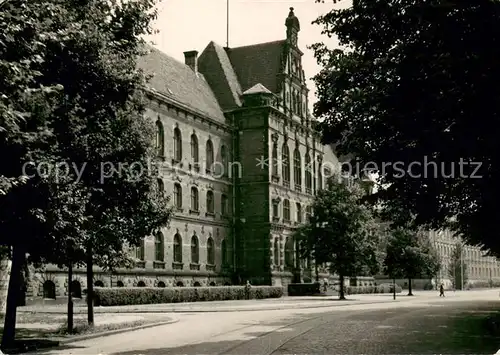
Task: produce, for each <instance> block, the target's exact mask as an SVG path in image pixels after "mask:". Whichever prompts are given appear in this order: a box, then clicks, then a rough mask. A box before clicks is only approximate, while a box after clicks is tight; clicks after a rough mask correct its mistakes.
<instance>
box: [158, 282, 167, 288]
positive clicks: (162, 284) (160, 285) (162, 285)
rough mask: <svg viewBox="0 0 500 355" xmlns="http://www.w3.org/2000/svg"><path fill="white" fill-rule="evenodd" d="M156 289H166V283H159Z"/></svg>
mask: <svg viewBox="0 0 500 355" xmlns="http://www.w3.org/2000/svg"><path fill="white" fill-rule="evenodd" d="M156 287H160V288H165V287H166V285H165V282H163V281H158V283H157V284H156Z"/></svg>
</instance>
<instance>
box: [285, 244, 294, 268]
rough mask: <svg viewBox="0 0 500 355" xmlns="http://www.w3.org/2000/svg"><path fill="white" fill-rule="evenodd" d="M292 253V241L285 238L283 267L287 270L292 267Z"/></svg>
mask: <svg viewBox="0 0 500 355" xmlns="http://www.w3.org/2000/svg"><path fill="white" fill-rule="evenodd" d="M293 259H294V251H293V239H292V238H287V240H286V243H285V266H286V267H288V268H291V267H293V265H294V264H293Z"/></svg>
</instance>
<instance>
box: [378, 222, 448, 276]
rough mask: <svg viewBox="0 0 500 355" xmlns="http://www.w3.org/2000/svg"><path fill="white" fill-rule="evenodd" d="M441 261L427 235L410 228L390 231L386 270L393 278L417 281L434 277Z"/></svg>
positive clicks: (397, 228) (398, 228) (385, 263)
mask: <svg viewBox="0 0 500 355" xmlns="http://www.w3.org/2000/svg"><path fill="white" fill-rule="evenodd" d="M439 267H440V260H439V258H438V255H437V253H436V251H435V250H434V248H433V247H432V245H431V244H430V242H429V238H428V237H427V234H424V233H419V232H418V231H417V230H414V229H412V228H408V227H406V228H405V227H396V228H393V229H392V230H391V231H390V234H389V239H388V243H387V250H386V256H385V259H384V270H385V273H386V274H387V275H389V276H390V277H393V278H407V279H415V278H421V277H431V278H432V277H434V276H435V275H436V274H437V272H438V271H439Z"/></svg>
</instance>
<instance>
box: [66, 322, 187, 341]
mask: <svg viewBox="0 0 500 355" xmlns="http://www.w3.org/2000/svg"><path fill="white" fill-rule="evenodd" d="M178 321H179V319H170V320H168V321H163V322H156V323H151V324H144V325H138V326H135V327H127V328H122V329H115V330H108V331H104V332H98V333H93V334H85V335H80V336H75V337H72V338H67V339H61V340H56V341H59V345H62V344H69V343H76V342H79V341H83V340H89V339H94V338H101V337H105V336H108V335H115V334H120V333H126V332H132V331H134V330H141V329H147V328H153V327H159V326H161V325H167V324H174V323H177V322H178Z"/></svg>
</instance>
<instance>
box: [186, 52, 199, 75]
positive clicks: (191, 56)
mask: <svg viewBox="0 0 500 355" xmlns="http://www.w3.org/2000/svg"><path fill="white" fill-rule="evenodd" d="M184 63H185V64H186V65H187V66H189V67H190V68H191V69H192V70H193V71H194V72H195V73H198V51H188V52H184Z"/></svg>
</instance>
